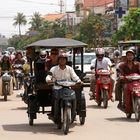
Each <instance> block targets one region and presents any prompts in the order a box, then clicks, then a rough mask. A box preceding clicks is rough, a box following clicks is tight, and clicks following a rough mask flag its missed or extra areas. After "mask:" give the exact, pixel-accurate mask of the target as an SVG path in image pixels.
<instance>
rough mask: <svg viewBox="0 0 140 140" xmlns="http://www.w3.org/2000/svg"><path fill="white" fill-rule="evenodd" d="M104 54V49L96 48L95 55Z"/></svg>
mask: <svg viewBox="0 0 140 140" xmlns="http://www.w3.org/2000/svg"><path fill="white" fill-rule="evenodd" d="M104 54H105V51H104V49H103V48H97V49H96V56H98V55H103V56H104Z"/></svg>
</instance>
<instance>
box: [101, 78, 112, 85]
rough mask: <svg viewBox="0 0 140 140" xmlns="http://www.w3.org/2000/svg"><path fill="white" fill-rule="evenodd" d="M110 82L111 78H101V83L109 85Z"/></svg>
mask: <svg viewBox="0 0 140 140" xmlns="http://www.w3.org/2000/svg"><path fill="white" fill-rule="evenodd" d="M109 82H110V78H109V77H102V78H101V83H103V84H108V83H109Z"/></svg>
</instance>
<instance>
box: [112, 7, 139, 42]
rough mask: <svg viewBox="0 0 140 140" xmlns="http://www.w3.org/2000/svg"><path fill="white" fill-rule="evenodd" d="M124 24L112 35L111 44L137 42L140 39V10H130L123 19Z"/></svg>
mask: <svg viewBox="0 0 140 140" xmlns="http://www.w3.org/2000/svg"><path fill="white" fill-rule="evenodd" d="M123 21H124V24H123V25H122V26H121V27H120V29H119V30H118V31H117V32H116V33H115V34H114V35H113V38H112V42H113V43H117V42H118V41H119V40H130V39H131V40H139V39H140V8H132V9H130V10H129V14H128V15H127V16H125V17H124V18H123Z"/></svg>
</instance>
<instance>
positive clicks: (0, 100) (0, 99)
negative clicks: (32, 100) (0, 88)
mask: <svg viewBox="0 0 140 140" xmlns="http://www.w3.org/2000/svg"><path fill="white" fill-rule="evenodd" d="M9 101H12V100H11V99H7V101H4V97H3V98H0V102H9Z"/></svg>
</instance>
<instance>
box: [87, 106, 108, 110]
mask: <svg viewBox="0 0 140 140" xmlns="http://www.w3.org/2000/svg"><path fill="white" fill-rule="evenodd" d="M109 107H110V106H108V108H109ZM87 108H94V109H104V107H103V106H98V105H87Z"/></svg>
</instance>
